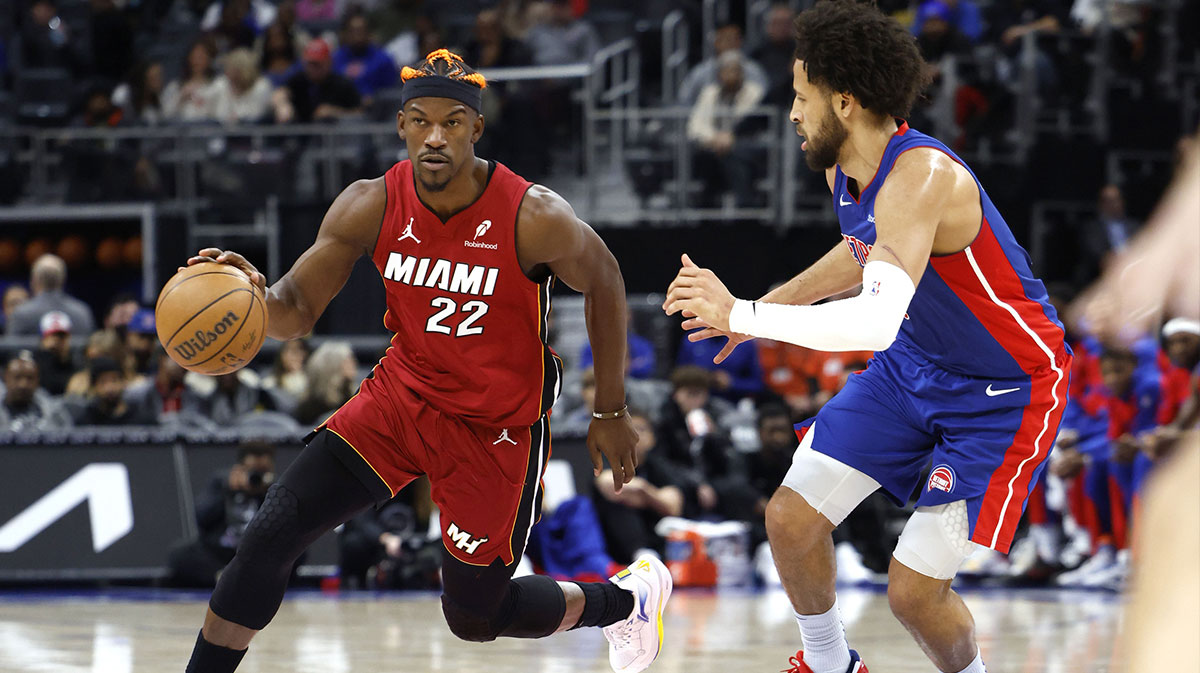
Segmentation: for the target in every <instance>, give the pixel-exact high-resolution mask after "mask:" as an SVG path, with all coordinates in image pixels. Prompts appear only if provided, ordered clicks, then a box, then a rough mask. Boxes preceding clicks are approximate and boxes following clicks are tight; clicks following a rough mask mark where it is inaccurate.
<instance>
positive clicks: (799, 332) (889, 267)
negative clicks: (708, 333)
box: [729, 261, 917, 351]
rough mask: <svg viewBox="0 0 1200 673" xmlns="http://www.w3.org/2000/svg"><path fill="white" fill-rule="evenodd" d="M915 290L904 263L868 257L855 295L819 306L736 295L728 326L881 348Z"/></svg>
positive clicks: (813, 344) (833, 345)
mask: <svg viewBox="0 0 1200 673" xmlns="http://www.w3.org/2000/svg"><path fill="white" fill-rule="evenodd" d="M916 291H917V288H916V286H914V285H913V282H912V279H911V278H910V277H909V275H908V273H907V272H905V271H904V270H903V269H901V268H900V267H898V266H896V265H894V264H890V263H888V262H883V261H873V262H869V263H867V265H866V267H864V268H863V290H862V292H861V293H859V294H858V295H857V296H855V297H851V298H849V299H842V300H840V301H832V302H829V303H826V304H821V305H818V306H789V305H785V304H770V303H766V302H761V301H760V302H751V301H746V300H744V299H738V300H736V301H735V302H734V304H733V309H732V310H731V311H730V312H729V330H730V331H731V332H736V333H738V334H749V335H750V336H755V337H762V338H766V339H774V340H776V341H786V342H788V343H793V344H796V345H799V346H804V347H806V348H814V349H816V350H823V351H855V350H872V351H880V350H886V349H887V348H888V346H891V345H892V342H893V341H895V340H896V334H897V333H898V332H899V331H900V326H901V325H902V324H903V323H904V318H905V312H906V311H907V310H908V304H909V302H910V301H912V298H913V295H914V294H916Z"/></svg>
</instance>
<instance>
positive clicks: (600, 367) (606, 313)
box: [517, 185, 637, 491]
mask: <svg viewBox="0 0 1200 673" xmlns="http://www.w3.org/2000/svg"><path fill="white" fill-rule="evenodd" d="M517 257H518V259H519V260H520V262H521V268H522V270H524V271H525V273H526V275H527V276H529V277H530V278H537V277H539V276H541V275H544V274H545V273H546V272H549V273H552V274H554V275H556V276H558V277H559V278H561V279H562V280H563V282H564V283H566V284H567V285H569V286H570V287H571V288H572V289H574V290H576V291H577V292H580V293H582V294H583V297H584V312H585V314H586V319H587V331H588V339H589V340H590V342H591V345H592V359H593V364H592V367H593V371H595V374H596V401H595V411H597V412H613V411H617V410H619V409H623V408H624V407H625V359H626V355H625V351H626V348H627V346H626V341H627V337H626V327H625V316H626V310H625V281H624V279H623V278H622V277H621V268H620V266H618V265H617V260H616V258H615V257H613V255H612V253H611V252H609V250H608V246H606V245H605V244H604V241H602V240H601V239H600V237H599V236H598V235H597V234H596V232H595V231H593V230H592V228H591V227H589V226H588V225H587V224H585V223H583V222H581V221H580V220H579V218H578V217H576V216H575V211H574V210H573V209H572V208H571V205H570V204H568V203H567V202H566V200H565V199H563V198H562V197H561V196H559V195H558V194H555V193H554V192H553V191H551V190H549V189H546V188H545V187H542V186H540V185H534V186H533V187H530V188H529V191H528V192H527V193H526V195H525V200H524V201H523V202H522V203H521V211H520V215H519V217H518V218H517ZM587 444H588V449H589V451H590V452H591V455H592V465H593V467H594V468H595V473H596V474H597V475H598V474H600V470H601V469H602V468H603V463H602V461H601V459H600V456H601V454H603V455H605V456H607V457H608V462H609V464H610V465H612V468H613V485H614V487H615V488H616V489H617V490H618V491H619V490H620V488H621V486H622V485H623V484H627V483H629V480H631V479H633V476H634V469H635V468H636V467H637V454H636V453H635V452H634V445H635V444H637V431H636V430H634V428H633V424H632V423H631V422H630V420H629V416H628V415H622V416H620V417H617V418H612V419H603V420H601V419H593V420H592V423H591V425H590V426H589V428H588V440H587Z"/></svg>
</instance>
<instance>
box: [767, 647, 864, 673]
mask: <svg viewBox="0 0 1200 673" xmlns="http://www.w3.org/2000/svg"><path fill="white" fill-rule="evenodd" d="M788 663H789V664H791V666H792V667H791V668H786V669H784V670H782V671H780V673H813V669H811V668H809V667H808V664H806V663H804V650H800V651H798V652H796V656H794V657H790V658H789V659H788ZM846 673H871V672H870V671H868V670H867V665H866V664H864V663H863V660H862V657H860V656H858V652H855V651H854V650H850V668H847V669H846Z"/></svg>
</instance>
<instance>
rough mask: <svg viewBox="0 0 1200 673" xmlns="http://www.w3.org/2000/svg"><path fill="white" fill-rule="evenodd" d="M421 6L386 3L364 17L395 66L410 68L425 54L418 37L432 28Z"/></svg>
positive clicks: (420, 0) (412, 0) (418, 0)
mask: <svg viewBox="0 0 1200 673" xmlns="http://www.w3.org/2000/svg"><path fill="white" fill-rule="evenodd" d="M424 5H425V3H424V0H386V1H385V2H381V3H378V4H376V6H375V8H374V9H373V10H372V11H371V13H370V14H369V15H368V17H367V18H368V21H367V23H368V24H369V25H370V26H371V33H372V34H373V35H374V36H375V39H376V40H378V42H379V44H380V45H382V46H383V49H384V51H386V52H387V53H388V56H390V57H391V58H392V62H393V63H395V64H396V65H399V66H404V65H412V64H413V63H415V62H417V61H418V60H420V59H421V58H422V57H423V56H424V55H425V54H426V53H428V52H422V51H420V48H421V36H422V35H424V34H426V33H428V32H431V31H432V30H434V26H433V21H432V20H430V18H429V17H428V16H426V14H425V7H424ZM485 11H486V10H485ZM467 62H468V63H471V61H467ZM489 121H490V120H489Z"/></svg>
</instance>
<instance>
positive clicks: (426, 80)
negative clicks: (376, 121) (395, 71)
mask: <svg viewBox="0 0 1200 673" xmlns="http://www.w3.org/2000/svg"><path fill="white" fill-rule="evenodd" d="M438 60H442V61H445V62H446V64H447V66H448V67H447V71H448V72H447V73H446V74H445V75H442V74H438V73H436V72H432V70H433V68H432V67H430V66H431V65H432V63H433V62H434V61H438ZM400 79H401V81H402V82H404V88H403V90H402V91H401V93H400V106H401V107H403V106H404V105H407V104H408V101H410V100H412V99H414V98H425V97H434V98H449V99H451V100H456V101H458V102H460V103H462V104H463V105H466V106H467V107H469V108H471V109H472V110H475V111H476V112H479V111H480V106H481V104H482V98H483V90H484V88H486V87H487V80H486V79H484V77H483V75H480V74H479V73H477V72H467V70H466V69H465V68H464V66H463V62H462V58H460V57H459V56H458V55H457V54H453V53H451V52H449V51H447V50H445V49H439V50H437V51H435V52H433V53H431V54H429V56H427V57H425V63H424V65H423V66H422V68H421V69H416V68H408V67H406V68H404V69H403V70H402V71H401V72H400Z"/></svg>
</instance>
